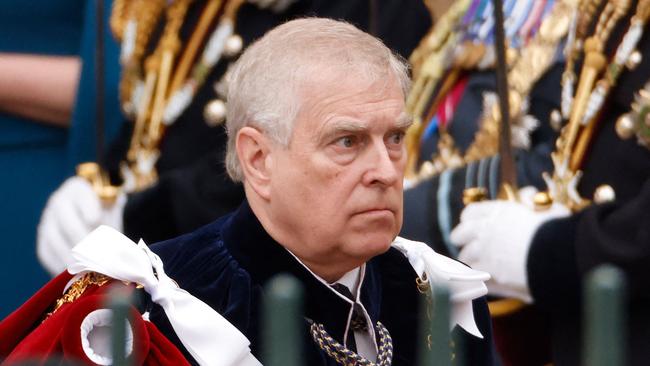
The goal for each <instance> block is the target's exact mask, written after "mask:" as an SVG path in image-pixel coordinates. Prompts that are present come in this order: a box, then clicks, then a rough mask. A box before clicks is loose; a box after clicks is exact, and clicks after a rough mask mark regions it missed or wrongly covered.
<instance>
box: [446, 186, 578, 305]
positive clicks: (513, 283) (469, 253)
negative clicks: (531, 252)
mask: <svg viewBox="0 0 650 366" xmlns="http://www.w3.org/2000/svg"><path fill="white" fill-rule="evenodd" d="M523 193H525V194H524V195H521V196H523V197H522V199H523V201H524V202H525V203H524V202H522V203H520V202H512V201H503V200H496V201H485V202H477V203H472V204H470V205H468V206H467V207H466V208H465V209H464V210H463V212H462V213H461V217H460V224H459V225H458V226H457V227H456V228H455V229H454V230H453V231H452V233H451V241H452V242H453V243H454V244H455V245H457V246H459V247H462V249H461V251H460V254H459V256H458V259H460V260H461V261H463V262H465V263H466V264H468V265H469V266H471V267H472V268H475V269H478V270H481V271H486V272H488V273H490V274H491V275H492V279H491V280H490V281H488V282H487V283H486V285H487V286H488V290H489V292H490V293H491V294H494V295H499V296H505V297H514V298H518V299H520V300H523V301H525V302H529V303H530V302H532V298H531V296H530V291H529V289H528V279H527V274H526V260H527V258H528V249H529V247H530V244H531V241H532V239H533V236H534V234H535V232H536V231H537V229H538V228H539V227H540V226H541V225H542V224H543V223H544V222H546V221H548V220H551V219H554V218H558V217H564V216H568V215H569V214H570V211H569V209H568V208H567V207H565V206H564V205H561V204H553V205H552V206H551V207H550V208H549V209H547V210H543V211H535V210H534V209H533V205H532V196H533V195H534V192H533V191H532V190H530V189H529V188H527V191H524V192H523ZM529 193H530V194H529Z"/></svg>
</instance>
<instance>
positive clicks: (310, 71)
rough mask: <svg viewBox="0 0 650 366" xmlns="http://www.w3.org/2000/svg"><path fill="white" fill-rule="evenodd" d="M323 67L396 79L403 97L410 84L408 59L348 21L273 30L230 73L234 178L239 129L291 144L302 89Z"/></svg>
mask: <svg viewBox="0 0 650 366" xmlns="http://www.w3.org/2000/svg"><path fill="white" fill-rule="evenodd" d="M325 70H331V71H335V72H339V73H343V75H355V77H358V78H359V77H361V78H364V79H365V80H367V81H369V82H375V81H380V80H383V81H385V82H386V83H390V82H391V81H392V80H397V81H398V82H399V84H400V87H401V89H402V93H403V95H404V96H406V95H407V93H408V90H409V88H410V78H409V75H408V65H407V63H406V62H405V61H404V59H403V58H401V57H400V56H398V55H396V54H394V53H393V52H392V51H391V50H390V49H388V47H386V46H385V45H384V44H383V43H382V42H381V41H380V40H378V39H377V38H375V37H373V36H371V35H369V34H367V33H364V32H362V31H361V30H359V29H358V28H356V27H355V26H353V25H351V24H349V23H346V22H342V21H336V20H331V19H324V18H302V19H297V20H292V21H289V22H287V23H284V24H282V25H280V26H278V27H276V28H274V29H273V30H271V31H269V32H268V33H266V35H264V36H263V37H262V38H260V39H259V40H257V41H256V42H254V43H253V44H252V45H251V46H250V47H248V49H246V51H245V52H244V53H243V54H242V55H241V57H240V58H239V60H238V61H237V62H236V63H235V64H234V65H233V67H232V70H230V71H229V73H228V79H227V83H228V96H227V101H228V112H227V115H226V121H227V122H226V130H227V133H228V145H227V151H226V170H227V172H228V175H230V177H231V178H232V180H233V181H235V182H237V181H243V179H244V176H243V172H242V169H241V166H240V163H239V159H238V157H237V153H236V151H235V140H236V136H237V133H238V132H239V130H240V129H241V128H242V127H245V126H252V127H255V128H257V129H259V130H260V131H262V132H263V133H265V134H266V135H267V136H269V137H270V138H271V139H272V140H273V141H274V142H275V143H278V144H281V145H283V146H288V145H289V142H290V139H291V134H292V132H293V125H294V120H295V119H296V116H297V114H298V111H299V109H300V104H301V103H300V100H299V96H298V94H299V93H298V89H299V87H300V86H301V83H304V82H305V81H307V80H309V79H310V78H311V79H313V78H314V76H316V75H321V74H323V72H324V71H325ZM391 76H392V77H391Z"/></svg>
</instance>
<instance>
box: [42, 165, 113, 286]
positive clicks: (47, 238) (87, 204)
mask: <svg viewBox="0 0 650 366" xmlns="http://www.w3.org/2000/svg"><path fill="white" fill-rule="evenodd" d="M125 204H126V194H124V193H123V192H120V194H119V195H118V197H117V200H116V201H115V203H113V204H110V205H108V204H105V203H103V202H102V201H101V200H100V199H99V197H98V196H97V194H96V193H95V191H93V188H92V186H91V185H90V183H89V182H88V181H87V180H85V179H84V178H81V177H72V178H69V179H68V180H66V181H65V182H64V183H63V184H62V185H61V187H59V189H57V190H56V191H55V192H54V193H53V194H52V195H51V196H50V198H49V200H48V201H47V204H46V205H45V209H44V210H43V214H42V215H41V221H40V222H39V224H38V229H37V238H36V254H37V256H38V260H39V261H40V262H41V264H42V265H43V267H45V269H46V270H47V271H48V272H50V274H52V275H56V274H59V273H61V272H62V271H63V270H65V269H66V267H67V265H68V262H69V260H70V249H72V247H73V246H75V245H76V244H77V242H79V241H80V240H81V239H83V238H84V237H86V235H88V234H89V233H90V232H91V231H93V230H94V229H95V228H97V227H98V226H99V225H107V226H111V227H113V228H115V229H116V230H118V231H122V226H123V225H122V213H123V211H124V205H125Z"/></svg>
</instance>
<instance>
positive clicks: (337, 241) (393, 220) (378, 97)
mask: <svg viewBox="0 0 650 366" xmlns="http://www.w3.org/2000/svg"><path fill="white" fill-rule="evenodd" d="M307 84H308V85H304V88H302V90H301V93H302V94H301V95H302V101H303V104H302V106H301V109H300V111H299V113H298V116H297V119H296V121H295V125H294V130H293V134H292V138H291V142H290V144H289V147H288V148H283V147H280V146H277V147H275V148H274V150H275V151H274V152H273V156H274V158H273V172H272V179H271V189H272V191H271V197H272V199H271V207H272V210H273V217H272V219H273V220H274V225H278V226H279V227H281V228H283V230H284V233H285V234H287V235H284V237H283V238H280V240H282V241H284V242H282V241H281V242H282V243H283V244H284V245H285V246H287V248H288V249H290V250H291V251H292V252H293V253H294V254H296V255H297V256H298V257H300V258H301V260H303V261H304V262H305V263H306V264H308V265H309V264H312V265H317V266H328V265H331V264H332V263H337V264H339V265H340V264H343V263H351V264H355V265H359V264H361V263H363V262H365V261H367V260H368V259H370V258H371V257H373V256H375V255H378V254H381V253H383V252H385V251H386V250H388V248H389V246H390V243H391V242H392V240H393V239H394V238H395V236H396V235H397V234H398V232H399V230H400V228H401V225H402V180H403V174H404V167H405V163H406V150H405V146H404V133H405V131H406V128H407V127H408V125H409V121H410V120H409V119H408V118H407V116H406V114H405V112H404V96H403V94H402V91H401V88H400V86H399V84H398V83H397V81H396V80H394V81H391V82H386V81H383V80H382V81H380V82H376V83H373V84H371V83H369V82H363V81H359V80H349V78H340V80H336V81H332V80H331V78H330V79H326V80H312V81H310V82H308V83H307Z"/></svg>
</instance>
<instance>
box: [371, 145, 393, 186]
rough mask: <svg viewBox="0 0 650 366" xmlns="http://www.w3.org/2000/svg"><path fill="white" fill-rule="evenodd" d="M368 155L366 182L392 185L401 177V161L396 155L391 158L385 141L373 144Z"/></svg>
mask: <svg viewBox="0 0 650 366" xmlns="http://www.w3.org/2000/svg"><path fill="white" fill-rule="evenodd" d="M368 155H369V156H368V159H367V164H368V167H367V170H366V172H365V174H364V177H363V181H364V184H366V185H369V186H370V185H383V186H390V185H393V184H395V182H396V181H398V180H400V179H401V178H400V169H399V162H398V161H397V160H396V158H395V157H393V158H391V156H390V152H389V151H388V148H387V147H386V145H385V143H384V142H383V141H382V142H381V143H376V144H373V145H372V147H371V149H370V151H368Z"/></svg>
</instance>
